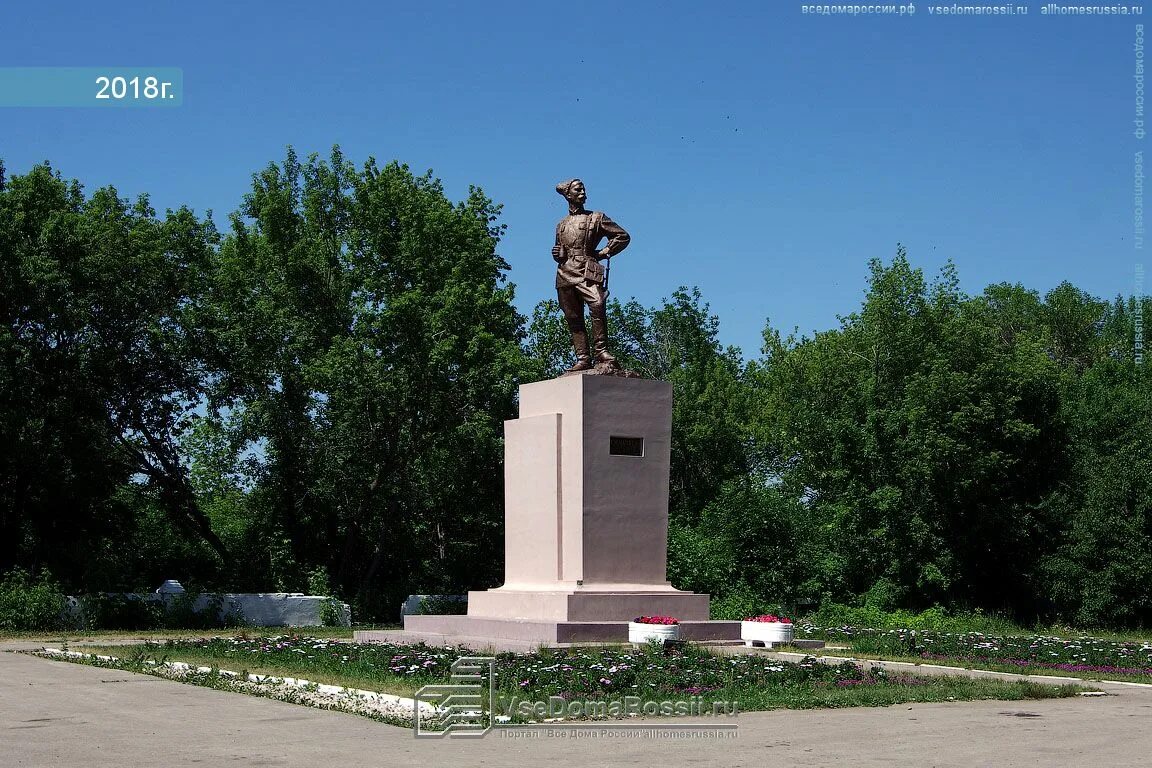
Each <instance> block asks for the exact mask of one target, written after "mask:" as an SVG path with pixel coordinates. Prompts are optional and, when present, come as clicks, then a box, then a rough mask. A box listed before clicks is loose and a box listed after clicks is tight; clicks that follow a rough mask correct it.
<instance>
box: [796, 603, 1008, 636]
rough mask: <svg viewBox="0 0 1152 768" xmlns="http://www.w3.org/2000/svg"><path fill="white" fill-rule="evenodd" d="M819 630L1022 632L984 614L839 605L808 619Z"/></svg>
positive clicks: (1000, 619) (825, 609)
mask: <svg viewBox="0 0 1152 768" xmlns="http://www.w3.org/2000/svg"><path fill="white" fill-rule="evenodd" d="M805 620H806V621H809V622H811V623H812V624H814V625H816V626H817V627H857V628H861V629H865V628H866V629H931V630H936V631H938V632H986V633H991V634H1005V633H1011V632H1015V631H1019V628H1018V627H1016V626H1015V625H1014V624H1013V623H1012V622H1010V621H1008V620H1007V619H1003V618H1001V617H999V616H990V615H986V614H984V613H983V612H982V611H979V610H977V611H972V612H961V613H949V612H948V611H946V610H945V609H943V608H941V607H940V606H935V607H933V608H929V609H928V610H926V611H921V612H920V613H913V612H912V611H905V610H896V611H884V610H881V609H879V608H876V607H874V606H868V605H865V606H864V607H860V608H856V607H852V606H848V605H840V604H838V603H827V604H825V605H822V606H820V609H819V610H818V611H816V612H815V613H813V614H811V615H809V616H807V617H805Z"/></svg>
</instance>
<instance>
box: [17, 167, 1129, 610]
mask: <svg viewBox="0 0 1152 768" xmlns="http://www.w3.org/2000/svg"><path fill="white" fill-rule="evenodd" d="M499 211H500V209H499V206H498V205H496V204H494V203H493V202H492V201H491V200H489V199H488V198H487V197H486V196H485V195H484V194H483V193H482V192H481V191H480V190H478V189H473V190H472V191H471V193H470V194H469V196H468V198H467V199H465V200H463V201H460V202H452V201H450V200H449V199H448V198H447V197H446V196H445V193H444V190H443V188H442V187H441V186H440V184H439V182H438V181H436V180H435V179H433V178H432V177H431V176H430V175H424V176H418V175H414V174H413V173H412V172H411V171H409V169H408V168H407V167H405V166H402V165H398V164H396V163H392V164H388V165H385V166H382V167H381V166H379V165H377V163H376V162H375V161H374V160H369V161H367V162H366V163H364V164H362V165H360V166H356V165H354V164H352V163H350V162H349V161H348V160H347V159H346V158H344V157H343V155H342V154H341V153H340V152H339V150H338V149H337V150H333V152H332V154H331V156H330V157H328V158H326V159H323V160H321V159H319V158H316V157H312V158H309V159H308V160H307V161H304V162H301V161H300V160H299V159H298V158H297V157H296V156H295V154H294V153H292V152H291V151H289V152H288V154H287V157H286V158H285V160H284V161H282V162H280V163H276V164H272V165H269V166H268V167H267V168H265V169H264V170H263V171H261V172H259V173H257V174H255V175H254V177H253V183H252V187H251V190H250V191H249V192H248V194H247V195H245V196H244V197H243V199H242V201H241V202H240V204H239V207H238V210H237V211H236V212H235V213H233V214H232V215H231V216H230V217H229V222H228V224H229V226H228V228H227V231H226V232H220V231H218V230H217V228H216V226H215V224H214V223H213V221H212V219H211V218H210V217H199V216H197V215H196V214H195V213H194V212H193V211H191V210H189V209H187V208H181V209H179V210H170V211H167V212H166V213H165V214H164V215H162V216H161V215H158V214H157V212H156V211H155V210H153V209H152V207H151V206H150V205H149V202H148V199H147V198H146V197H142V198H140V199H138V200H136V201H134V202H133V201H128V200H125V199H123V198H121V197H120V196H119V194H118V193H117V192H116V190H115V189H113V188H104V189H100V190H97V191H95V192H92V193H91V194H86V193H85V191H84V190H83V189H82V188H81V186H80V185H79V184H78V183H77V182H74V181H73V182H68V181H65V180H64V179H63V177H62V176H61V175H60V174H59V173H57V172H55V171H54V170H53V169H51V168H50V167H49V166H47V165H41V166H37V167H35V168H33V169H32V170H31V171H29V172H28V173H27V174H24V175H20V176H13V177H11V178H7V177H5V175H4V173H3V169H2V166H0V312H2V313H3V323H2V324H0V441H2V444H3V446H4V448H3V451H0V573H3V572H6V571H8V570H9V569H11V568H13V567H20V568H24V569H28V570H31V571H33V572H37V573H42V572H51V573H52V574H53V575H54V576H55V577H56V578H58V579H60V580H61V581H62V582H63V583H64V585H65V586H66V587H67V588H68V589H69V590H71V591H94V590H117V589H141V588H150V587H154V586H155V585H156V584H158V583H159V582H160V581H161V580H163V579H165V578H173V577H175V578H180V579H182V580H183V581H185V582H187V583H189V584H190V585H192V586H196V587H201V588H205V589H231V590H269V589H285V590H309V589H311V590H315V589H317V588H319V587H320V586H323V585H325V584H327V585H330V589H331V590H333V591H334V592H336V593H337V594H339V595H340V596H341V597H343V598H345V599H348V600H350V601H352V602H353V603H354V605H355V607H356V609H357V611H358V615H359V616H360V617H362V618H374V617H379V618H391V617H392V616H393V615H394V612H395V609H396V606H397V605H398V603H399V600H400V598H401V597H402V596H404V595H406V594H408V593H410V592H419V591H426V592H445V591H451V592H454V591H460V590H464V589H468V588H484V587H489V586H493V585H495V584H498V583H499V581H500V577H501V572H502V552H501V542H502V531H501V526H502V498H503V487H502V486H503V475H502V471H501V461H502V444H501V431H502V422H503V421H504V420H505V419H508V418H512V417H514V415H515V410H516V404H515V396H516V386H517V385H518V384H519V383H523V382H527V381H533V380H537V379H540V378H545V377H549V376H553V375H555V374H556V373H558V372H559V371H560V370H562V369H563V368H564V367H565V366H566V365H567V364H568V363H569V362H570V360H569V358H570V347H569V343H568V334H567V332H566V330H565V328H564V325H563V321H562V319H561V317H560V315H559V311H558V308H557V307H556V305H555V302H554V301H544V302H541V303H540V304H539V305H538V306H537V307H536V309H535V311H534V313H533V315H532V317H531V318H525V317H522V316H521V315H519V314H518V313H517V311H516V309H515V307H514V304H513V286H512V285H511V284H510V283H509V282H508V280H507V272H508V265H507V264H506V263H505V262H504V261H503V260H502V259H501V258H500V256H499V255H498V245H499V240H500V237H501V234H502V232H503V227H502V225H500V224H499ZM1138 313H1143V319H1145V320H1146V319H1148V318H1149V315H1148V303H1147V302H1146V301H1138V300H1137V299H1136V298H1134V297H1128V298H1117V299H1115V300H1114V301H1103V300H1100V299H1097V298H1095V297H1092V296H1090V295H1087V294H1086V293H1084V292H1083V291H1080V290H1078V289H1076V288H1075V287H1074V286H1072V285H1070V284H1067V283H1064V284H1062V285H1060V286H1058V287H1057V288H1056V289H1054V290H1052V291H1050V292H1048V293H1047V294H1045V295H1040V294H1039V293H1037V292H1035V291H1031V290H1028V289H1026V288H1024V287H1022V286H1020V285H1007V284H1002V285H994V286H989V287H988V288H987V289H985V290H984V292H983V293H981V294H980V295H975V296H970V295H967V294H965V293H964V292H962V291H961V290H960V289H959V285H958V280H957V276H956V274H955V271H954V269H953V268H952V267H951V266H949V267H947V268H945V269H944V270H943V271H942V272H941V273H940V275H938V276H937V277H936V279H935V280H933V281H931V282H929V281H927V280H926V279H925V277H924V275H923V274H922V272H921V271H920V270H918V269H915V268H914V267H913V266H912V265H911V264H910V263H909V260H908V258H907V256H906V254H905V253H904V251H903V249H898V250H897V253H896V255H895V257H894V258H893V259H892V260H891V261H890V262H887V263H885V262H881V261H879V260H877V261H874V262H873V263H872V264H871V277H870V281H869V287H868V291H867V294H866V296H865V299H864V301H863V303H862V305H861V306H860V307H859V309H858V310H857V311H856V312H853V313H852V314H849V315H846V316H844V317H843V318H841V322H840V326H839V327H838V328H836V329H834V330H831V331H827V332H822V333H817V334H815V335H814V336H796V335H784V334H782V333H781V332H779V331H778V330H776V329H773V328H772V327H768V328H767V329H766V330H765V333H764V346H763V348H762V350H760V353H759V355H758V356H755V357H752V358H750V359H746V358H745V356H744V355H742V353H741V352H740V351H739V350H736V349H733V348H725V347H723V346H722V345H721V344H720V343H719V341H718V324H719V321H718V319H717V317H716V316H715V315H713V314H712V313H711V310H710V308H709V307H708V305H707V304H705V303H704V301H703V299H702V297H701V296H700V294H699V293H698V292H696V291H692V290H688V289H682V290H681V291H678V292H676V293H675V294H673V295H672V296H671V297H670V298H668V299H667V300H665V301H663V302H661V303H660V304H659V305H657V306H655V307H645V306H642V305H640V304H638V303H637V302H635V301H630V302H625V303H621V302H618V301H613V302H612V303H611V306H610V324H611V329H612V333H613V343H614V350H615V351H616V352H617V356H618V357H619V358H620V361H621V363H622V364H623V365H624V366H625V367H628V368H631V369H633V370H635V371H638V372H639V373H641V374H642V375H645V376H649V377H653V378H661V379H667V380H669V381H671V382H672V383H673V386H674V392H675V401H674V422H673V466H672V489H671V490H672V507H671V537H670V570H671V577H672V579H673V581H674V583H676V584H677V586H680V587H682V588H688V589H697V590H702V591H707V592H711V593H712V594H714V595H716V596H717V597H718V598H719V600H720V601H721V603H722V604H726V605H729V606H737V607H738V606H742V605H749V606H752V605H754V604H757V603H768V604H776V603H783V604H786V605H789V604H791V605H795V604H801V605H803V604H810V603H818V602H822V601H829V600H836V601H842V602H856V603H860V604H867V605H872V606H876V607H881V608H895V607H908V608H924V607H928V606H931V605H943V606H947V607H954V608H973V609H974V608H980V609H984V610H989V611H998V612H1003V613H1006V614H1009V615H1012V616H1014V617H1015V618H1018V619H1021V620H1025V621H1030V620H1033V619H1037V618H1040V619H1061V620H1068V621H1074V622H1077V623H1080V624H1083V625H1095V626H1103V625H1110V626H1134V625H1147V624H1148V623H1149V622H1150V621H1152V538H1150V537H1152V415H1150V405H1152V380H1150V376H1149V373H1148V370H1147V367H1146V366H1144V365H1141V364H1138V362H1137V360H1136V355H1135V350H1136V339H1135V334H1136V328H1137V327H1138V325H1139V324H1138V323H1137V315H1138ZM725 601H727V602H726V603H725ZM733 610H738V608H733Z"/></svg>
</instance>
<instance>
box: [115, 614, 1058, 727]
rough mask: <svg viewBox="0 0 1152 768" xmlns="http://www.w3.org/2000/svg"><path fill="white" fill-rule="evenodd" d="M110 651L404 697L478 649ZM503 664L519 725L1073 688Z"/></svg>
mask: <svg viewBox="0 0 1152 768" xmlns="http://www.w3.org/2000/svg"><path fill="white" fill-rule="evenodd" d="M654 626H661V625H654ZM663 626H669V625H663ZM114 653H115V655H117V656H120V657H121V658H124V659H128V660H129V662H128V663H126V665H125V666H124V668H128V669H134V670H136V669H140V666H141V664H142V663H144V662H143V661H142V660H143V659H149V658H150V659H166V660H170V661H171V660H179V661H185V662H190V663H191V664H193V665H203V666H208V667H214V668H219V669H231V670H234V671H241V672H242V671H248V672H252V671H254V670H261V669H264V670H267V669H269V668H275V669H277V670H278V671H277V673H276V674H279V675H282V676H283V675H288V674H291V675H292V676H297V675H298V676H299V677H303V678H307V679H308V680H315V681H318V682H328V683H336V684H338V685H343V686H349V687H354V688H358V689H363V690H369V691H379V692H389V693H393V694H398V695H403V696H409V695H411V693H412V692H413V691H415V690H416V689H417V688H418V687H420V686H422V685H424V684H427V683H446V682H448V678H449V673H450V668H451V664H452V662H453V661H454V660H455V659H456V658H458V657H459V656H461V655H475V652H474V651H470V650H468V649H465V648H439V647H430V646H424V645H408V646H402V645H389V644H357V643H349V642H341V641H335V640H319V639H315V638H308V637H298V636H279V637H271V638H248V637H240V638H219V637H218V638H212V639H205V640H189V641H179V642H168V643H148V644H145V645H141V646H134V647H133V646H128V647H118V648H116V649H115V650H114ZM133 661H134V662H135V665H136V666H132V663H133ZM495 666H496V669H495V673H496V674H495V679H496V684H497V691H496V695H495V699H496V706H497V709H498V710H499V714H502V715H505V716H512V717H513V719H514V720H516V721H521V720H525V719H527V718H525V717H523V716H520V715H516V712H517V711H518V709H519V708H520V707H521V705H522V703H523V702H524V701H546V702H550V701H553V700H557V701H581V702H586V701H608V700H621V699H625V698H638V699H639V700H642V701H646V702H651V701H668V700H674V701H682V700H691V701H692V702H694V703H695V704H694V705H695V706H698V707H699V708H700V709H699V710H698V711H703V710H705V709H707V710H710V709H711V708H712V707H713V706H714V705H715V704H718V703H724V705H725V707H727V710H726V711H728V712H731V711H732V710H731V708H732V707H735V708H736V709H738V710H740V711H747V710H757V709H771V708H776V707H790V708H807V707H827V706H836V707H842V706H886V705H889V704H895V703H900V702H908V701H946V700H965V699H983V698H997V699H1022V698H1047V697H1052V696H1068V695H1074V694H1075V693H1076V692H1077V689H1073V688H1071V687H1064V688H1057V687H1055V686H1040V685H1034V684H1016V683H1005V682H1001V681H992V680H972V679H965V678H955V677H934V678H922V677H916V676H912V675H905V674H891V673H886V672H885V671H884V670H882V669H879V668H865V667H863V666H861V665H859V664H852V663H845V664H837V665H829V664H822V663H819V662H817V661H816V660H815V659H811V658H809V659H805V660H804V661H803V662H800V663H787V662H783V661H778V660H776V659H772V658H767V657H764V656H762V655H744V654H740V655H734V656H729V655H720V654H716V653H713V652H711V651H709V650H708V649H705V648H700V647H697V646H692V645H687V646H683V647H675V648H656V647H653V646H641V647H639V648H635V649H623V648H595V649H582V648H571V649H542V650H541V651H538V652H535V653H525V654H516V653H501V654H498V655H497V656H496V657H495ZM154 667H155V665H153V668H154ZM216 677H218V676H216ZM212 679H215V678H212ZM191 682H196V680H192V681H191ZM201 684H203V683H201ZM229 684H230V683H229ZM661 714H664V713H663V712H662V713H661Z"/></svg>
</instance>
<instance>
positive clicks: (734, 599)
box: [709, 584, 788, 621]
mask: <svg viewBox="0 0 1152 768" xmlns="http://www.w3.org/2000/svg"><path fill="white" fill-rule="evenodd" d="M709 612H710V613H711V616H712V618H713V619H715V620H718V621H741V620H743V619H746V618H748V617H750V616H761V615H763V614H766V613H775V614H785V615H787V613H788V612H787V611H786V610H784V608H783V607H782V606H781V605H780V603H775V602H771V601H769V600H768V599H767V598H764V597H761V596H760V595H757V594H756V593H755V592H754V591H753V590H752V589H750V588H749V587H748V586H747V585H743V584H742V585H740V586H739V587H738V588H736V589H734V590H732V591H731V592H729V593H728V594H727V595H725V596H724V597H721V598H719V599H713V600H712V604H711V610H710V611H709Z"/></svg>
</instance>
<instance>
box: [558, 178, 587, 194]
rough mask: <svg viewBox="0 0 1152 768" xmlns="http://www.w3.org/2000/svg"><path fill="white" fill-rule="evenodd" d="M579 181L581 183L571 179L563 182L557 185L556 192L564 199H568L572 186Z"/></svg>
mask: <svg viewBox="0 0 1152 768" xmlns="http://www.w3.org/2000/svg"><path fill="white" fill-rule="evenodd" d="M578 181H580V179H569V180H568V181H562V182H560V183H559V184H557V185H556V192H557V193H559V194H560V195H561V196H562V197H568V190H569V189H571V188H572V185H573V184H575V183H576V182H578ZM580 183H581V184H583V183H584V182H582V181H581V182H580Z"/></svg>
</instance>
